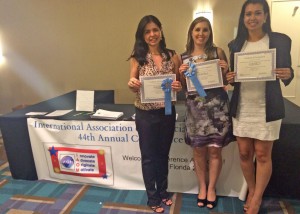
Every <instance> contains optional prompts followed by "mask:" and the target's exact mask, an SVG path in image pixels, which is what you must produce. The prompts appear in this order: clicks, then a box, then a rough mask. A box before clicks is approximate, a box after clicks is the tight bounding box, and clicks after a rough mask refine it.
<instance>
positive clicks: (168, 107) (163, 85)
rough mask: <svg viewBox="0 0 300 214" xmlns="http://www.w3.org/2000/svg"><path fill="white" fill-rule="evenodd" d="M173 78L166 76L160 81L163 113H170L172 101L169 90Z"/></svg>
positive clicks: (170, 89)
mask: <svg viewBox="0 0 300 214" xmlns="http://www.w3.org/2000/svg"><path fill="white" fill-rule="evenodd" d="M172 82H173V80H172V79H171V78H166V79H164V80H163V81H162V83H161V88H162V90H163V91H164V92H165V115H171V114H172V102H171V91H172V86H171V84H172Z"/></svg>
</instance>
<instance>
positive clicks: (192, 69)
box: [184, 63, 206, 97]
mask: <svg viewBox="0 0 300 214" xmlns="http://www.w3.org/2000/svg"><path fill="white" fill-rule="evenodd" d="M189 66H190V67H189V69H188V70H187V71H185V72H184V75H185V76H186V77H189V78H190V79H191V81H192V83H193V84H194V86H195V88H196V90H197V92H198V94H199V96H200V97H206V93H205V91H204V89H203V87H202V85H201V83H200V81H199V80H198V78H197V76H196V65H195V64H193V63H190V64H189Z"/></svg>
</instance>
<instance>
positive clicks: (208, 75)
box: [186, 59, 223, 91]
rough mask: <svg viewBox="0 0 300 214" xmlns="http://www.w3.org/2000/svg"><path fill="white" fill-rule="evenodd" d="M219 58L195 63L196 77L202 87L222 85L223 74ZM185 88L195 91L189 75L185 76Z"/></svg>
mask: <svg viewBox="0 0 300 214" xmlns="http://www.w3.org/2000/svg"><path fill="white" fill-rule="evenodd" d="M219 61H220V60H219V59H215V60H209V61H206V62H199V63H195V65H196V68H197V73H196V75H197V78H198V80H199V82H200V83H201V85H202V87H203V88H204V89H209V88H218V87H223V75H222V70H221V67H220V65H219ZM186 84H187V90H188V91H196V88H195V86H194V84H193V83H192V81H191V79H190V78H189V77H187V78H186Z"/></svg>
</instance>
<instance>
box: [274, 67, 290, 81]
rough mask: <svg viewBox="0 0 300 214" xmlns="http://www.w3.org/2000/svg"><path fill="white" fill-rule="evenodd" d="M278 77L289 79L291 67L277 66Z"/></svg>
mask: <svg viewBox="0 0 300 214" xmlns="http://www.w3.org/2000/svg"><path fill="white" fill-rule="evenodd" d="M275 73H276V77H277V78H278V79H282V80H287V79H289V78H291V69H290V68H276V69H275Z"/></svg>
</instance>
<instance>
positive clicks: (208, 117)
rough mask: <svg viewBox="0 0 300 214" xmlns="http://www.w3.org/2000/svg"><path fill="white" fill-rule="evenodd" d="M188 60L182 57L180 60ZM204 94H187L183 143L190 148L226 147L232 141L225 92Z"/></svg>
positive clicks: (220, 89)
mask: <svg viewBox="0 0 300 214" xmlns="http://www.w3.org/2000/svg"><path fill="white" fill-rule="evenodd" d="M215 55H216V56H215V58H217V54H215ZM189 58H191V57H189V56H184V55H182V59H185V60H189ZM184 62H185V61H184ZM205 92H206V94H207V96H206V97H205V98H203V97H200V96H199V95H198V93H196V92H187V99H186V118H185V125H186V134H185V142H186V144H188V145H190V146H192V147H203V146H215V147H223V146H226V145H227V144H229V143H230V142H231V141H233V140H234V136H233V134H232V122H231V118H230V117H229V111H228V108H229V99H228V95H227V92H226V91H225V89H224V88H223V87H220V88H213V89H206V90H205Z"/></svg>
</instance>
